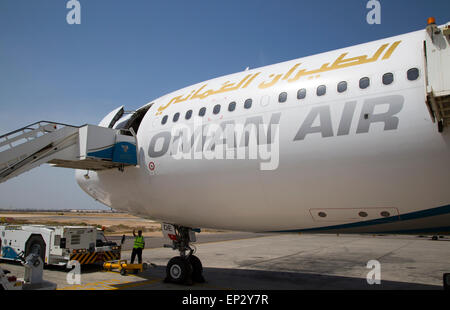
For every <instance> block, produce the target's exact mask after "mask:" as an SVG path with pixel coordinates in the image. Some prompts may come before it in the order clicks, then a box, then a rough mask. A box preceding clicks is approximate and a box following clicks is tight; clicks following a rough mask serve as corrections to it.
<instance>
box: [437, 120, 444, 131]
mask: <svg viewBox="0 0 450 310" xmlns="http://www.w3.org/2000/svg"><path fill="white" fill-rule="evenodd" d="M438 131H439V132H440V133H442V132H443V131H444V122H443V121H439V122H438Z"/></svg>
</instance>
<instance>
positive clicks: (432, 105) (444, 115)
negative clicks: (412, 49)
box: [424, 23, 450, 132]
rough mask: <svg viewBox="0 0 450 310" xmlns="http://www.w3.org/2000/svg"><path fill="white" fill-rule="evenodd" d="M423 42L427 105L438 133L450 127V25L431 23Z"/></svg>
mask: <svg viewBox="0 0 450 310" xmlns="http://www.w3.org/2000/svg"><path fill="white" fill-rule="evenodd" d="M426 30H427V34H428V35H427V36H426V40H425V41H424V55H425V74H426V83H427V85H426V86H427V105H428V110H429V111H430V114H431V116H432V119H433V121H434V122H436V123H437V124H438V130H439V132H443V131H444V128H448V127H449V126H450V24H447V25H445V26H442V27H438V26H436V25H435V24H434V23H431V24H429V25H428V27H427V29H426Z"/></svg>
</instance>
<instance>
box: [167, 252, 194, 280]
mask: <svg viewBox="0 0 450 310" xmlns="http://www.w3.org/2000/svg"><path fill="white" fill-rule="evenodd" d="M191 276H192V265H191V263H190V262H189V261H188V260H186V259H184V258H182V257H181V256H177V257H174V258H172V259H171V260H170V261H169V263H168V264H167V268H166V280H165V281H166V282H172V283H177V284H183V283H189V282H190V281H191Z"/></svg>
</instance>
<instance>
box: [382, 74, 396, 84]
mask: <svg viewBox="0 0 450 310" xmlns="http://www.w3.org/2000/svg"><path fill="white" fill-rule="evenodd" d="M392 82H394V75H393V74H392V73H386V74H384V75H383V84H384V85H390V84H392Z"/></svg>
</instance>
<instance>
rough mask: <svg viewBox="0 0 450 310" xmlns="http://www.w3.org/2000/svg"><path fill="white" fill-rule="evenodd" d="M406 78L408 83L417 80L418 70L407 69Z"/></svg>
mask: <svg viewBox="0 0 450 310" xmlns="http://www.w3.org/2000/svg"><path fill="white" fill-rule="evenodd" d="M407 76H408V80H410V81H415V80H417V79H418V78H419V69H417V68H412V69H409V70H408V73H407Z"/></svg>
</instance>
